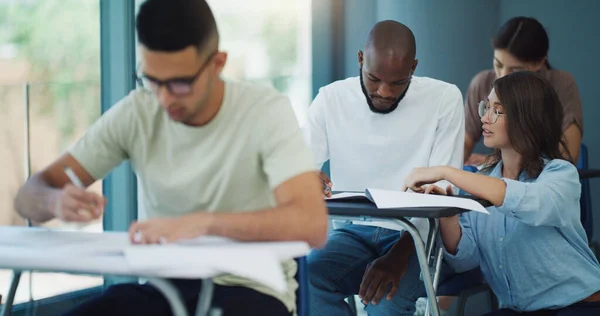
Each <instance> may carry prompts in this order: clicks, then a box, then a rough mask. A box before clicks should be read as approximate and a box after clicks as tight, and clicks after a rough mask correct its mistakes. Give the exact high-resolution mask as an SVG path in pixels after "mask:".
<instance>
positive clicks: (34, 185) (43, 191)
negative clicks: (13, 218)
mask: <svg viewBox="0 0 600 316" xmlns="http://www.w3.org/2000/svg"><path fill="white" fill-rule="evenodd" d="M59 192H60V190H59V189H56V188H53V187H51V186H49V185H48V184H47V183H46V182H45V181H44V180H43V179H42V177H41V176H39V175H35V176H33V177H31V178H30V179H29V180H27V182H26V183H25V185H23V186H22V187H21V188H20V189H19V191H18V192H17V196H16V197H15V200H14V208H15V210H16V211H17V212H18V213H19V214H20V215H21V216H23V217H25V218H28V219H30V220H31V221H33V222H37V223H43V222H46V221H48V220H51V219H52V218H54V215H53V214H52V207H53V206H54V204H56V195H57V194H58V193H59Z"/></svg>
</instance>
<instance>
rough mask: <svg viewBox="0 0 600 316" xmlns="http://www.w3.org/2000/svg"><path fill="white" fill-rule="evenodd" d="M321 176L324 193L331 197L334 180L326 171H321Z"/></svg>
mask: <svg viewBox="0 0 600 316" xmlns="http://www.w3.org/2000/svg"><path fill="white" fill-rule="evenodd" d="M319 178H321V182H322V183H323V194H324V195H325V196H326V197H331V188H332V187H333V182H331V179H329V177H328V176H327V175H326V174H325V172H323V171H320V172H319Z"/></svg>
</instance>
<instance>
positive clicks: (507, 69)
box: [464, 17, 583, 165]
mask: <svg viewBox="0 0 600 316" xmlns="http://www.w3.org/2000/svg"><path fill="white" fill-rule="evenodd" d="M492 46H493V48H494V69H493V70H485V71H482V72H480V73H479V74H477V75H476V76H475V77H474V78H473V80H472V81H471V84H470V85H469V90H468V91H467V97H466V102H465V115H466V118H465V125H466V135H465V156H464V157H465V164H469V165H482V164H483V163H484V161H485V158H486V156H485V155H480V154H472V151H473V147H474V146H475V144H476V143H477V141H479V139H480V138H481V135H482V132H483V131H482V128H481V121H480V117H479V114H478V105H479V102H480V101H482V100H485V99H486V97H487V96H488V95H489V93H490V91H491V89H492V83H493V82H494V80H496V79H497V78H500V77H504V76H506V75H507V74H509V73H512V72H516V71H532V72H537V73H538V74H539V75H540V76H542V77H543V78H544V79H546V80H547V81H548V82H549V83H550V85H552V87H553V88H554V90H555V91H556V93H557V94H558V97H559V99H560V102H561V104H562V107H563V113H564V119H563V122H562V131H563V136H564V137H565V142H566V146H567V147H568V149H569V153H570V156H571V157H570V159H569V160H570V161H571V162H574V163H575V162H577V159H578V158H579V148H580V146H581V138H582V136H583V117H582V116H583V115H582V111H581V99H580V97H579V91H578V89H577V85H576V84H575V79H574V78H573V76H572V75H571V74H569V73H568V72H565V71H562V70H558V69H554V68H552V67H551V66H550V63H549V62H548V48H549V41H548V34H546V31H545V30H544V27H543V26H542V25H541V24H540V23H539V22H538V21H537V20H535V19H533V18H527V17H515V18H512V19H510V20H509V21H508V22H506V23H505V24H504V25H503V26H502V27H501V28H500V30H498V33H497V34H496V36H494V38H493V39H492Z"/></svg>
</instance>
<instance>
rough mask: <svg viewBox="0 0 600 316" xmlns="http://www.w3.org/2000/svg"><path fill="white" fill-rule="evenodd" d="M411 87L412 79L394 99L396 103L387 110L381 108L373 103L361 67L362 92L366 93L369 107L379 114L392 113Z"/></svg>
mask: <svg viewBox="0 0 600 316" xmlns="http://www.w3.org/2000/svg"><path fill="white" fill-rule="evenodd" d="M409 87H410V81H409V82H408V85H407V86H406V89H404V92H402V94H401V95H400V96H399V97H398V99H396V101H394V103H392V104H391V106H390V107H389V108H387V109H385V110H380V109H378V108H376V107H375V106H374V105H373V100H371V97H370V96H369V93H368V92H367V89H366V88H365V82H364V81H363V74H362V68H360V88H361V89H362V92H363V94H364V95H365V98H366V99H367V104H368V105H369V109H370V110H371V112H373V113H378V114H388V113H392V112H393V111H394V110H395V109H396V108H397V107H398V104H399V103H400V101H402V99H404V96H406V92H407V91H408V88H409Z"/></svg>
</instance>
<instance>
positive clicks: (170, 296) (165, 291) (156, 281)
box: [148, 278, 188, 316]
mask: <svg viewBox="0 0 600 316" xmlns="http://www.w3.org/2000/svg"><path fill="white" fill-rule="evenodd" d="M148 283H150V284H152V285H153V286H154V287H156V289H158V291H159V292H161V293H162V295H164V297H165V298H166V299H167V301H168V302H169V305H170V306H171V310H172V311H173V315H174V316H188V313H187V309H186V308H185V304H184V303H183V300H182V299H181V295H179V292H178V291H177V288H176V287H175V286H173V284H171V282H169V281H168V280H165V279H160V278H151V279H149V280H148Z"/></svg>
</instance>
